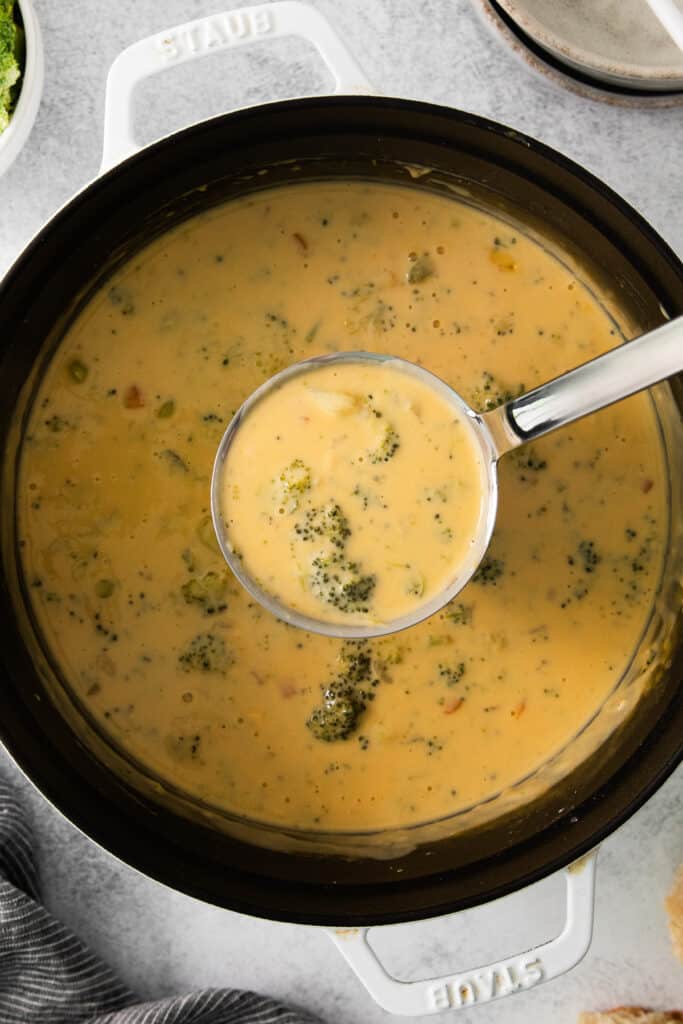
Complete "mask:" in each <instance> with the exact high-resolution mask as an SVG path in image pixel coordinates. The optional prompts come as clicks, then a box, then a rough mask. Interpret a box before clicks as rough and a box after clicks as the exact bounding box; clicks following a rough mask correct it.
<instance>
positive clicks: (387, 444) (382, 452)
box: [368, 423, 401, 465]
mask: <svg viewBox="0 0 683 1024" xmlns="http://www.w3.org/2000/svg"><path fill="white" fill-rule="evenodd" d="M400 447H401V439H400V437H399V436H398V434H397V433H396V431H395V430H394V428H393V427H392V426H391V424H390V423H387V424H386V426H385V427H384V434H383V436H382V440H381V441H380V443H379V445H378V446H377V447H376V448H373V450H372V451H371V452H370V453H369V454H368V459H369V460H370V462H371V463H372V464H373V465H377V464H378V463H380V462H388V461H389V459H393V457H394V455H395V454H396V452H397V451H398V450H399V448H400Z"/></svg>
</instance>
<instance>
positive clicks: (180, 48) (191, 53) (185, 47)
mask: <svg viewBox="0 0 683 1024" xmlns="http://www.w3.org/2000/svg"><path fill="white" fill-rule="evenodd" d="M281 36H300V37H301V38H302V39H306V40H307V41H308V42H309V43H312V44H313V45H314V46H315V47H316V49H317V50H318V53H319V54H320V56H321V57H322V59H323V60H324V62H325V64H326V65H327V67H328V68H329V70H330V72H331V73H332V76H333V78H334V83H335V85H334V92H335V93H361V94H366V93H372V91H373V90H372V87H371V86H370V83H369V82H368V80H367V79H366V77H365V75H364V74H363V72H362V70H361V69H360V67H359V66H358V64H357V63H356V61H355V59H354V58H353V57H352V56H351V54H350V53H349V51H348V50H347V48H346V46H345V45H344V44H343V43H342V41H341V39H340V38H339V36H338V35H337V34H336V32H335V31H334V29H333V28H332V26H331V25H330V23H329V22H328V21H327V20H326V19H325V18H324V17H323V15H322V14H320V12H319V11H317V10H316V9H315V8H314V7H310V6H309V5H308V4H305V3H300V2H298V0H278V2H277V3H270V4H259V5H257V6H255V7H241V8H238V9H236V10H234V11H225V12H224V13H222V14H211V15H208V16H207V17H205V18H197V20H196V21H188V22H186V23H185V24H184V25H176V26H175V28H171V29H167V30H166V31H165V32H158V33H156V35H153V36H148V37H147V39H141V40H140V41H139V42H137V43H133V45H132V46H129V47H128V48H127V49H126V50H124V51H123V52H122V53H120V54H119V55H118V57H117V58H116V60H115V61H114V63H113V64H112V66H111V68H110V69H109V74H108V76H107V88H106V95H105V101H104V139H103V145H102V166H101V168H100V173H104V171H108V170H109V169H110V168H111V167H113V166H114V165H115V164H117V163H119V162H120V161H121V160H124V159H125V158H126V157H129V156H132V154H133V153H136V152H137V151H138V149H140V146H138V144H137V142H136V141H135V137H134V135H133V129H132V110H133V105H132V100H133V92H134V89H135V86H136V85H137V84H138V82H141V81H142V80H143V79H145V78H148V77H149V76H150V75H155V74H156V73H157V72H159V71H164V70H165V69H166V68H168V67H172V66H173V65H176V64H184V63H185V62H186V61H189V60H196V59H197V58H199V57H205V56H206V55H207V54H211V53H214V52H216V51H217V50H227V49H231V48H232V47H235V46H243V45H247V44H250V43H257V42H260V41H262V40H264V39H277V38H280V37H281Z"/></svg>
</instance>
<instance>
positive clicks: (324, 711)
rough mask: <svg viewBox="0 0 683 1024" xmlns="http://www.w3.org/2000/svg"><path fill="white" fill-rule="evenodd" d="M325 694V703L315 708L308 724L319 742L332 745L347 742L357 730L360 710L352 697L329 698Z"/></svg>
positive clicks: (327, 692) (326, 693)
mask: <svg viewBox="0 0 683 1024" xmlns="http://www.w3.org/2000/svg"><path fill="white" fill-rule="evenodd" d="M328 694H329V691H326V692H325V696H324V698H323V703H322V705H321V706H320V707H318V708H314V709H313V711H312V712H311V715H310V718H309V719H308V722H307V723H306V724H307V726H308V728H309V729H310V730H311V732H312V733H313V735H314V736H315V738H316V739H317V740H323V741H324V742H325V743H331V742H332V741H333V740H345V739H346V738H347V737H348V736H349V735H350V734H351V733H352V732H353V730H354V729H355V728H356V724H357V721H358V715H359V713H360V708H358V706H357V705H356V704H355V703H354V702H353V700H352V698H350V697H337V696H330V697H328Z"/></svg>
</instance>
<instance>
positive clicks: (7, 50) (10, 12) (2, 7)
mask: <svg viewBox="0 0 683 1024" xmlns="http://www.w3.org/2000/svg"><path fill="white" fill-rule="evenodd" d="M22 48H23V32H22V30H21V29H20V28H19V27H18V26H17V24H16V22H15V21H14V0H0V132H3V131H4V130H5V128H6V127H7V125H8V124H9V120H10V115H11V111H12V106H13V104H14V98H15V91H16V90H15V86H16V84H17V82H18V81H19V77H20V75H21V70H20V67H19V59H20V56H21V50H22Z"/></svg>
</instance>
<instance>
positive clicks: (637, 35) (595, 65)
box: [497, 0, 683, 92]
mask: <svg viewBox="0 0 683 1024" xmlns="http://www.w3.org/2000/svg"><path fill="white" fill-rule="evenodd" d="M497 3H498V5H499V6H500V7H501V8H502V9H503V11H505V13H506V14H508V16H509V17H510V18H512V20H513V21H514V22H515V23H516V24H517V25H518V26H519V28H520V29H521V30H522V31H523V32H524V33H526V35H528V36H530V37H531V38H532V39H533V40H534V41H535V42H536V43H537V44H538V45H539V46H540V47H542V48H543V49H544V50H546V51H547V52H548V53H550V54H552V55H553V56H554V57H556V58H557V59H558V60H559V61H561V62H562V63H564V64H566V65H568V66H569V67H571V68H574V69H575V70H576V71H579V72H581V73H582V74H584V75H589V76H590V77H591V78H594V79H598V80H599V81H602V82H607V83H609V84H610V85H614V86H618V87H620V88H624V89H636V90H652V91H654V92H657V91H663V92H667V91H674V90H679V89H680V90H683V51H681V50H680V49H679V47H678V46H677V45H676V43H675V42H674V41H673V40H672V39H671V38H670V36H669V35H668V33H667V32H666V30H665V29H664V28H663V27H662V25H661V24H660V23H659V21H658V19H657V18H656V17H655V15H654V14H653V13H652V11H651V10H650V8H649V7H648V4H647V3H646V0H497ZM678 3H679V6H681V11H682V12H683V3H682V2H681V0H678Z"/></svg>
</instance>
